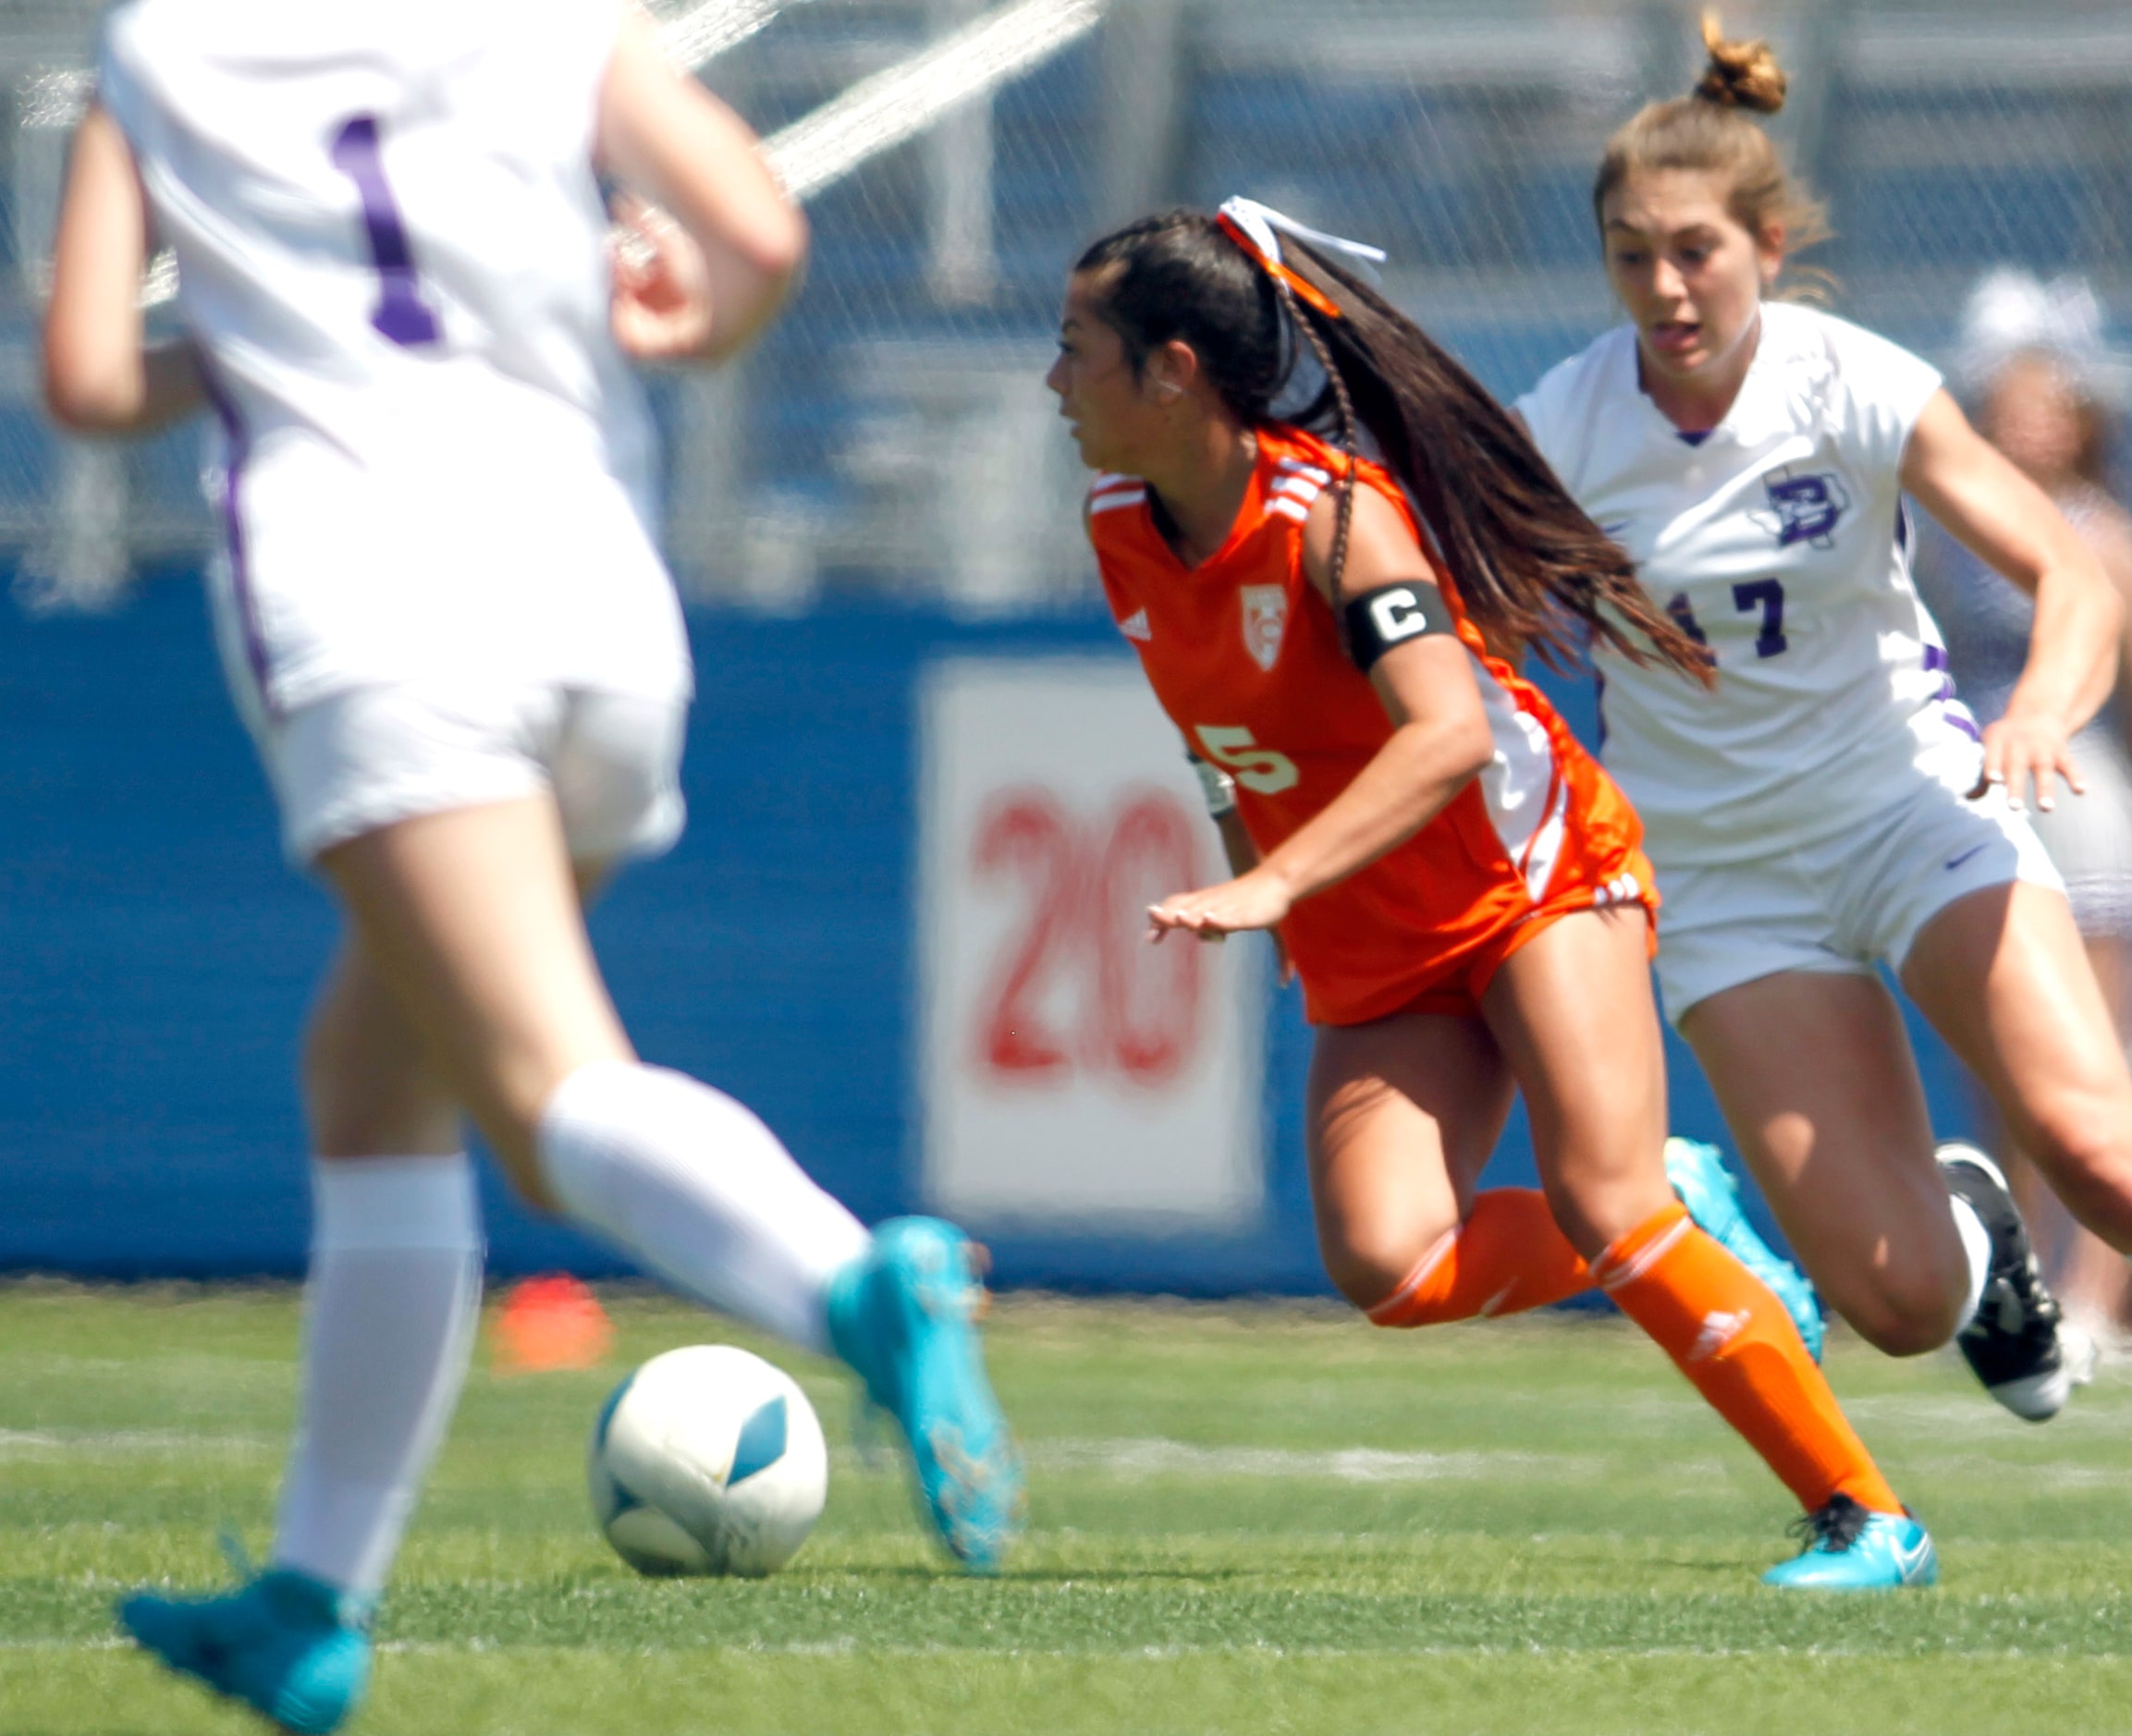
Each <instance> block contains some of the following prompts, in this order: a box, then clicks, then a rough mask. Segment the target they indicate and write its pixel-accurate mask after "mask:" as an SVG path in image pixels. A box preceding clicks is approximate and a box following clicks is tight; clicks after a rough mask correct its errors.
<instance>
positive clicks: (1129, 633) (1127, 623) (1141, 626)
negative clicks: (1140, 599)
mask: <svg viewBox="0 0 2132 1736" xmlns="http://www.w3.org/2000/svg"><path fill="white" fill-rule="evenodd" d="M1118 630H1119V631H1120V632H1121V633H1123V634H1124V635H1125V637H1126V638H1128V639H1137V640H1138V641H1139V642H1141V643H1142V644H1146V642H1148V641H1149V640H1150V639H1152V638H1154V637H1155V633H1154V630H1153V629H1151V628H1150V627H1149V626H1148V625H1147V611H1146V609H1145V608H1137V609H1134V610H1133V613H1132V614H1130V615H1128V616H1127V617H1125V618H1124V619H1123V620H1121V621H1120V622H1119V623H1118Z"/></svg>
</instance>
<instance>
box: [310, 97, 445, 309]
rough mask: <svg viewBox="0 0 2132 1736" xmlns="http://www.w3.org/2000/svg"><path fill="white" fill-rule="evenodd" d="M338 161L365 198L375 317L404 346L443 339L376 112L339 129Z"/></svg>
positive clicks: (364, 219) (335, 150)
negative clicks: (418, 277)
mask: <svg viewBox="0 0 2132 1736" xmlns="http://www.w3.org/2000/svg"><path fill="white" fill-rule="evenodd" d="M333 166H334V167H335V168H337V169H338V170H339V171H340V172H341V173H342V174H343V175H345V176H347V177H348V178H349V180H351V181H353V182H354V183H355V190H356V193H357V196H358V197H360V198H361V201H362V228H363V234H364V235H365V236H366V237H367V238H368V239H369V242H370V263H372V264H373V265H374V266H375V267H376V269H377V278H378V300H377V308H376V311H375V312H373V313H372V314H371V316H370V323H371V324H373V325H374V326H375V327H376V328H377V330H378V332H379V333H380V335H382V336H385V337H387V338H389V339H390V340H391V341H392V342H394V343H396V344H398V345H400V346H401V347H402V348H407V349H416V348H421V347H422V346H423V345H425V344H434V343H436V342H438V341H439V340H440V339H441V338H442V337H443V336H444V334H443V331H442V329H441V328H440V327H439V326H438V324H437V320H436V313H435V311H434V310H433V309H432V308H431V307H430V305H429V303H428V302H426V301H424V300H423V299H422V289H421V287H420V285H419V284H418V283H417V282H416V281H415V275H414V254H413V252H412V251H410V249H409V247H408V244H407V223H406V220H405V219H404V218H402V217H401V216H400V214H399V205H398V202H396V201H395V200H394V198H393V196H392V185H391V183H390V182H388V181H387V180H386V178H385V158H384V156H383V154H382V153H380V152H379V150H378V128H377V116H375V115H357V116H353V117H351V118H350V119H349V121H348V123H347V124H346V125H345V126H343V127H342V128H341V129H340V131H339V132H337V134H335V135H334V141H333Z"/></svg>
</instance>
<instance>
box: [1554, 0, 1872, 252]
mask: <svg viewBox="0 0 2132 1736" xmlns="http://www.w3.org/2000/svg"><path fill="white" fill-rule="evenodd" d="M1702 29H1703V46H1704V48H1705V49H1707V50H1708V51H1709V64H1708V65H1707V66H1706V67H1705V68H1704V71H1703V76H1702V78H1701V79H1699V80H1698V81H1697V85H1696V88H1695V90H1694V92H1692V93H1691V94H1689V95H1687V96H1676V97H1674V98H1673V100H1672V101H1671V102H1666V103H1652V104H1648V106H1646V107H1645V108H1644V109H1643V110H1642V111H1641V112H1640V113H1639V114H1637V115H1636V116H1635V118H1634V119H1632V120H1630V121H1629V122H1628V123H1627V124H1626V125H1624V127H1623V128H1621V129H1620V130H1619V131H1618V132H1616V133H1615V134H1614V136H1613V137H1612V138H1611V139H1610V140H1608V141H1607V146H1606V150H1605V152H1604V153H1602V154H1601V156H1600V158H1599V174H1598V176H1597V177H1595V178H1594V180H1593V182H1592V195H1591V202H1592V215H1593V216H1594V218H1596V219H1597V221H1598V223H1599V227H1600V230H1601V232H1602V234H1603V232H1604V230H1605V227H1606V202H1607V197H1608V195H1609V194H1611V192H1612V191H1613V190H1614V189H1616V188H1617V187H1619V186H1621V185H1622V183H1623V182H1624V181H1626V180H1628V179H1629V178H1630V177H1632V176H1635V175H1638V174H1644V173H1648V172H1650V171H1653V170H1662V169H1695V170H1700V171H1703V172H1705V173H1709V174H1713V175H1716V176H1718V177H1721V178H1722V181H1723V182H1724V185H1725V207H1726V209H1727V210H1728V211H1730V212H1731V213H1732V214H1733V218H1734V221H1735V222H1737V223H1738V224H1739V225H1740V226H1741V227H1743V228H1744V229H1746V231H1747V232H1748V233H1749V234H1750V235H1752V236H1754V237H1755V238H1756V239H1757V240H1761V239H1763V238H1765V237H1767V236H1769V235H1770V234H1771V232H1772V231H1782V233H1783V244H1784V251H1786V252H1787V253H1795V252H1798V251H1801V250H1802V249H1804V248H1808V247H1811V246H1813V245H1814V244H1815V243H1816V242H1817V241H1825V240H1827V239H1828V238H1829V237H1830V235H1831V234H1832V230H1831V229H1830V227H1829V214H1828V208H1827V207H1826V206H1824V205H1823V204H1822V203H1821V202H1820V200H1818V199H1816V198H1815V197H1814V196H1813V195H1812V194H1811V193H1809V192H1808V191H1807V189H1805V188H1803V187H1801V186H1800V185H1799V184H1798V182H1797V181H1796V180H1795V179H1794V178H1793V177H1792V174H1791V171H1790V170H1789V169H1788V168H1786V167H1785V165H1784V160H1783V156H1782V155H1781V154H1780V153H1778V151H1777V147H1776V146H1775V144H1774V143H1772V142H1771V139H1770V135H1769V134H1768V133H1766V132H1764V131H1763V130H1762V128H1761V126H1760V125H1759V123H1758V122H1757V121H1756V120H1755V119H1753V118H1752V117H1753V116H1756V115H1774V114H1776V113H1777V112H1778V111H1779V110H1780V109H1782V108H1783V105H1784V95H1785V92H1786V90H1787V88H1788V81H1787V80H1786V79H1785V77H1784V69H1783V67H1781V66H1779V65H1778V64H1777V56H1776V54H1775V52H1774V51H1773V50H1772V49H1771V47H1770V45H1769V43H1766V42H1762V41H1760V40H1756V41H1752V42H1732V41H1729V40H1727V38H1726V37H1725V35H1724V32H1723V31H1722V30H1721V29H1720V28H1719V25H1718V16H1717V14H1716V13H1715V12H1705V13H1704V14H1703V20H1702Z"/></svg>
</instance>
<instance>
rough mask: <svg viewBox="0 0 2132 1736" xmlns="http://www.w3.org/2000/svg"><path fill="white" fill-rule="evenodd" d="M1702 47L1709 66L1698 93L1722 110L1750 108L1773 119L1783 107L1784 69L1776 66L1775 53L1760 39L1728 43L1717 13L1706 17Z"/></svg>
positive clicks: (1699, 84)
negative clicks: (1705, 49)
mask: <svg viewBox="0 0 2132 1736" xmlns="http://www.w3.org/2000/svg"><path fill="white" fill-rule="evenodd" d="M1703 46H1704V47H1705V48H1707V49H1709V55H1710V64H1709V68H1708V69H1707V70H1706V71H1705V72H1704V73H1703V76H1702V80H1701V82H1699V83H1698V84H1697V86H1696V90H1695V93H1696V95H1697V96H1698V97H1700V98H1701V99H1702V100H1703V101H1704V102H1706V103H1715V104H1717V105H1718V106H1719V107H1720V108H1748V109H1752V110H1754V111H1755V113H1756V114H1758V115H1774V114H1775V113H1776V112H1777V111H1778V110H1779V109H1781V108H1782V107H1783V105H1784V69H1783V67H1780V66H1778V65H1777V55H1776V51H1775V50H1774V49H1772V48H1771V46H1770V45H1769V43H1766V42H1763V41H1761V40H1760V39H1759V38H1757V39H1756V40H1755V41H1753V42H1746V43H1734V42H1727V41H1726V40H1725V34H1724V31H1723V30H1722V28H1721V27H1720V25H1719V23H1718V15H1717V14H1716V13H1715V12H1705V13H1704V14H1703Z"/></svg>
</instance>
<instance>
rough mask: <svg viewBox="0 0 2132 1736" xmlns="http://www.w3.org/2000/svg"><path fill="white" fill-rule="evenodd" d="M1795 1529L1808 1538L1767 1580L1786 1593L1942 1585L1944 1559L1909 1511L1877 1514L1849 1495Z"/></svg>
mask: <svg viewBox="0 0 2132 1736" xmlns="http://www.w3.org/2000/svg"><path fill="white" fill-rule="evenodd" d="M1792 1529H1793V1531H1794V1532H1795V1533H1796V1534H1798V1535H1800V1536H1802V1537H1805V1538H1807V1539H1808V1541H1807V1547H1805V1548H1804V1549H1802V1550H1800V1551H1799V1553H1798V1554H1797V1555H1795V1556H1794V1557H1793V1558H1792V1559H1790V1560H1789V1561H1781V1562H1779V1563H1778V1564H1777V1565H1776V1566H1775V1567H1772V1568H1771V1570H1770V1571H1768V1572H1767V1573H1764V1574H1763V1575H1762V1583H1763V1584H1765V1585H1777V1586H1781V1587H1783V1589H1784V1590H1786V1591H1901V1590H1902V1589H1904V1588H1905V1586H1911V1585H1937V1584H1938V1583H1940V1558H1939V1555H1938V1552H1937V1551H1935V1550H1934V1549H1933V1547H1932V1539H1931V1536H1930V1534H1928V1533H1927V1531H1926V1530H1925V1528H1924V1526H1922V1525H1920V1524H1919V1523H1918V1522H1917V1521H1916V1520H1915V1519H1913V1518H1911V1517H1910V1515H1909V1513H1908V1512H1907V1511H1906V1510H1905V1511H1904V1512H1900V1513H1876V1512H1874V1511H1872V1510H1871V1509H1869V1508H1865V1507H1860V1506H1859V1505H1858V1504H1857V1502H1856V1501H1854V1500H1853V1499H1852V1498H1850V1497H1849V1496H1847V1495H1838V1496H1834V1497H1832V1498H1831V1499H1830V1501H1829V1504H1828V1505H1827V1506H1826V1507H1824V1508H1822V1509H1821V1510H1820V1511H1819V1512H1814V1513H1808V1514H1807V1515H1806V1516H1805V1517H1804V1518H1802V1519H1800V1520H1797V1521H1795V1522H1794V1524H1793V1526H1792Z"/></svg>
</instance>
